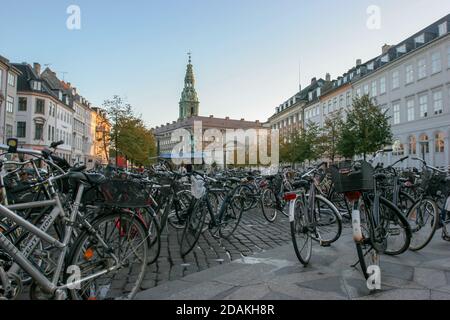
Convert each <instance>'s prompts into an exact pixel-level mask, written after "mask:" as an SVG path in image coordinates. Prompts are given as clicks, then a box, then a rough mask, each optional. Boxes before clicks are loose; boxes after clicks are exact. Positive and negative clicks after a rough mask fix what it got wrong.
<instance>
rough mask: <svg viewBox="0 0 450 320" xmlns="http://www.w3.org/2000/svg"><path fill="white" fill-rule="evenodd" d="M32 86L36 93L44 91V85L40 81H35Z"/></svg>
mask: <svg viewBox="0 0 450 320" xmlns="http://www.w3.org/2000/svg"><path fill="white" fill-rule="evenodd" d="M31 86H32V88H33V90H35V91H42V83H41V82H39V81H33V82H32V84H31Z"/></svg>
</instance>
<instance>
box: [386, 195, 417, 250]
mask: <svg viewBox="0 0 450 320" xmlns="http://www.w3.org/2000/svg"><path fill="white" fill-rule="evenodd" d="M380 219H381V221H380V226H381V227H382V228H383V231H382V233H383V234H384V237H385V238H386V249H385V250H384V253H385V254H387V255H391V256H396V255H400V254H402V253H404V252H405V251H406V250H408V248H409V246H410V244H411V228H410V226H409V223H408V221H407V219H406V218H405V216H404V215H403V213H402V212H401V211H400V209H399V208H398V207H397V206H396V205H394V204H393V203H392V202H390V201H389V200H387V199H385V198H381V199H380Z"/></svg>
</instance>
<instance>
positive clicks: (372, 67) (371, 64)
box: [367, 62, 375, 71]
mask: <svg viewBox="0 0 450 320" xmlns="http://www.w3.org/2000/svg"><path fill="white" fill-rule="evenodd" d="M374 67H375V64H374V63H373V62H371V63H369V64H368V65H367V70H369V71H372V70H373V69H374Z"/></svg>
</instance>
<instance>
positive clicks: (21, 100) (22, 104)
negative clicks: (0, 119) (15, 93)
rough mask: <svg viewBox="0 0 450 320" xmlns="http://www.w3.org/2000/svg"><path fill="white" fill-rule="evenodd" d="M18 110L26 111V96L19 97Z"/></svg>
mask: <svg viewBox="0 0 450 320" xmlns="http://www.w3.org/2000/svg"><path fill="white" fill-rule="evenodd" d="M19 111H27V98H19Z"/></svg>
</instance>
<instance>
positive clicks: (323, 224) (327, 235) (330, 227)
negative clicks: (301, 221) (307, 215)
mask: <svg viewBox="0 0 450 320" xmlns="http://www.w3.org/2000/svg"><path fill="white" fill-rule="evenodd" d="M314 214H315V216H316V222H317V225H316V233H317V235H315V237H314V238H313V239H315V240H318V241H320V243H321V245H324V246H326V245H330V244H332V243H334V242H336V241H337V240H338V239H339V238H340V237H341V234H342V219H341V216H340V214H339V212H338V209H337V208H336V206H335V205H334V204H333V203H331V202H330V201H329V200H328V199H326V198H324V197H322V196H321V195H316V206H315V212H314Z"/></svg>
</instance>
